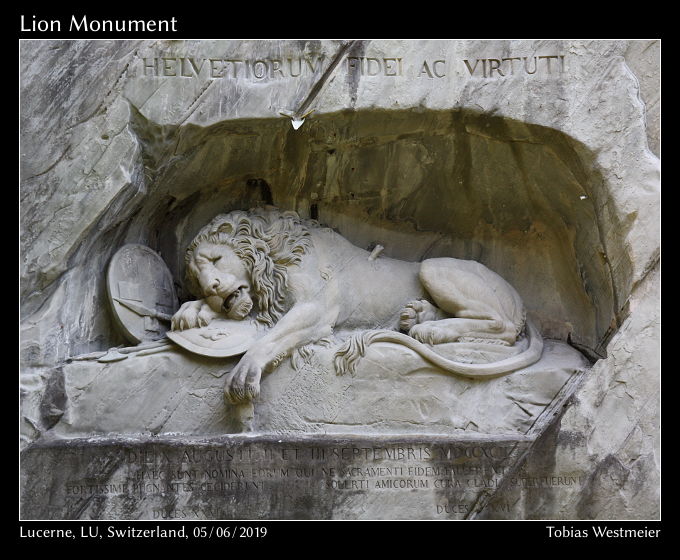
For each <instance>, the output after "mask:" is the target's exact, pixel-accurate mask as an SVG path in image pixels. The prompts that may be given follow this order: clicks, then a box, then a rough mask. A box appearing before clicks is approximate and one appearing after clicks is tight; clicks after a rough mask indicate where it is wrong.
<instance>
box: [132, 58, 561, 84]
mask: <svg viewBox="0 0 680 560" xmlns="http://www.w3.org/2000/svg"><path fill="white" fill-rule="evenodd" d="M330 64H332V58H331V57H329V56H326V55H323V54H320V55H314V56H311V55H310V56H308V55H304V56H303V55H300V54H291V55H284V56H263V57H260V58H253V59H248V58H243V57H240V58H239V57H229V56H226V57H219V58H216V57H210V56H197V55H192V56H189V55H184V56H181V55H173V56H169V55H168V56H164V54H163V53H158V55H157V56H148V57H142V58H140V59H139V60H138V61H137V63H136V64H133V65H132V66H131V67H130V68H129V69H128V70H127V74H128V76H129V77H138V78H183V79H200V80H235V81H247V82H263V81H277V80H290V79H297V78H301V77H302V78H304V77H309V76H316V77H318V76H320V75H321V73H322V71H324V70H326V69H327V68H328V66H329V65H330ZM340 69H341V70H340V71H341V72H344V73H345V74H346V75H348V76H350V77H356V76H360V77H361V78H370V79H383V78H384V79H400V78H401V79H432V80H436V79H441V78H447V77H449V78H455V79H463V80H470V79H472V80H479V79H482V80H495V79H504V78H510V77H513V76H527V77H532V78H537V77H541V78H549V77H559V76H561V75H563V74H565V72H566V71H567V56H566V55H565V54H563V53H560V52H547V53H541V54H533V53H532V54H531V55H527V54H525V53H517V54H515V55H513V56H507V55H505V56H503V55H500V54H499V55H498V56H497V57H495V58H494V57H485V58H472V57H470V58H462V57H461V58H455V57H450V58H428V59H420V58H418V59H416V58H414V57H413V56H410V57H409V56H406V55H405V54H402V53H390V56H345V57H344V59H343V62H342V64H341V65H340Z"/></svg>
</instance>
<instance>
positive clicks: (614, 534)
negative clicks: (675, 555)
mask: <svg viewBox="0 0 680 560" xmlns="http://www.w3.org/2000/svg"><path fill="white" fill-rule="evenodd" d="M546 529H548V537H550V538H558V539H559V538H588V537H590V536H594V537H596V538H604V539H621V538H658V536H659V533H660V532H661V529H649V528H647V527H644V528H643V529H624V528H623V527H618V528H615V529H612V528H610V527H607V526H606V525H604V526H602V527H600V526H598V525H593V526H592V527H591V528H590V529H575V528H574V527H569V528H567V527H565V526H564V525H563V526H562V527H560V528H557V527H555V526H554V525H548V526H547V527H546Z"/></svg>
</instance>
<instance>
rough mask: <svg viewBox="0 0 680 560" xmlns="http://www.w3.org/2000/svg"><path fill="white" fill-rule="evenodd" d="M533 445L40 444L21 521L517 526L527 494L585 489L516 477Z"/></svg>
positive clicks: (570, 479)
mask: <svg viewBox="0 0 680 560" xmlns="http://www.w3.org/2000/svg"><path fill="white" fill-rule="evenodd" d="M530 444H531V442H530V441H528V440H517V441H515V440H513V441H507V440H503V441H493V442H490V441H440V440H437V441H429V440H424V439H423V440H399V441H395V440H391V441H387V442H385V441H384V440H383V439H376V440H361V441H359V440H354V439H352V440H331V441H326V440H322V439H319V438H317V439H298V440H290V441H286V440H278V439H268V438H265V439H259V440H258V441H254V440H250V441H248V440H246V439H244V438H232V439H225V440H222V441H209V442H194V443H190V444H187V443H179V442H177V443H175V442H172V441H165V442H161V443H151V442H148V441H147V442H138V443H131V442H129V441H123V442H118V441H117V442H112V441H111V440H107V441H106V442H102V443H100V444H97V445H92V444H91V443H90V444H86V443H85V442H81V441H72V442H59V443H55V444H51V445H35V446H33V447H31V448H29V449H27V450H26V451H25V452H24V454H23V456H22V471H23V473H24V475H23V476H24V480H23V484H22V486H23V491H22V518H23V519H37V518H40V519H152V520H153V519H186V520H198V519H465V518H470V517H476V516H482V517H485V518H489V519H493V518H513V515H517V516H518V517H517V518H519V516H520V512H519V511H516V505H517V504H518V500H519V498H518V495H520V494H521V493H522V492H523V491H524V490H526V489H533V490H540V491H541V492H548V493H549V492H551V491H553V490H554V489H555V488H558V487H560V486H572V485H581V484H583V483H584V481H583V480H582V478H581V477H580V476H579V474H578V473H564V474H562V475H559V476H553V475H543V476H541V475H536V474H531V473H525V472H522V471H521V470H519V471H518V470H517V468H516V467H517V466H518V465H517V462H518V460H519V459H520V458H521V457H522V455H523V454H524V452H525V451H526V450H527V447H528V446H529V445H530ZM57 464H58V465H59V468H54V467H55V466H56V465H57ZM27 481H30V483H29V482H27Z"/></svg>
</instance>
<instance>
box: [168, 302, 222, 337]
mask: <svg viewBox="0 0 680 560" xmlns="http://www.w3.org/2000/svg"><path fill="white" fill-rule="evenodd" d="M215 315H216V314H215V312H214V311H213V310H212V309H210V306H208V305H206V304H205V302H204V301H203V300H200V299H199V300H196V301H187V302H186V303H183V304H182V307H180V308H179V310H178V311H177V313H175V314H174V315H173V316H172V330H173V331H183V330H187V329H193V328H196V327H205V326H206V325H208V323H210V321H212V320H213V319H214V318H215Z"/></svg>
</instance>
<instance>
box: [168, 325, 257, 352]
mask: <svg viewBox="0 0 680 560" xmlns="http://www.w3.org/2000/svg"><path fill="white" fill-rule="evenodd" d="M264 331H265V329H264V328H262V327H260V328H258V325H257V322H256V321H254V320H250V319H245V320H243V321H234V320H231V319H215V320H213V321H211V322H210V324H209V325H208V326H206V327H198V328H194V329H187V330H184V331H168V332H167V333H166V335H167V337H168V338H169V339H170V340H172V341H173V342H175V343H176V344H178V345H179V346H181V347H182V348H184V349H186V350H189V351H190V352H193V353H194V354H200V355H201V356H210V357H212V358H228V357H230V356H238V355H239V354H243V353H245V352H247V351H248V349H249V348H250V347H251V346H252V345H253V344H254V343H255V342H256V341H257V339H259V338H260V337H261V336H262V335H263V334H264Z"/></svg>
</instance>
